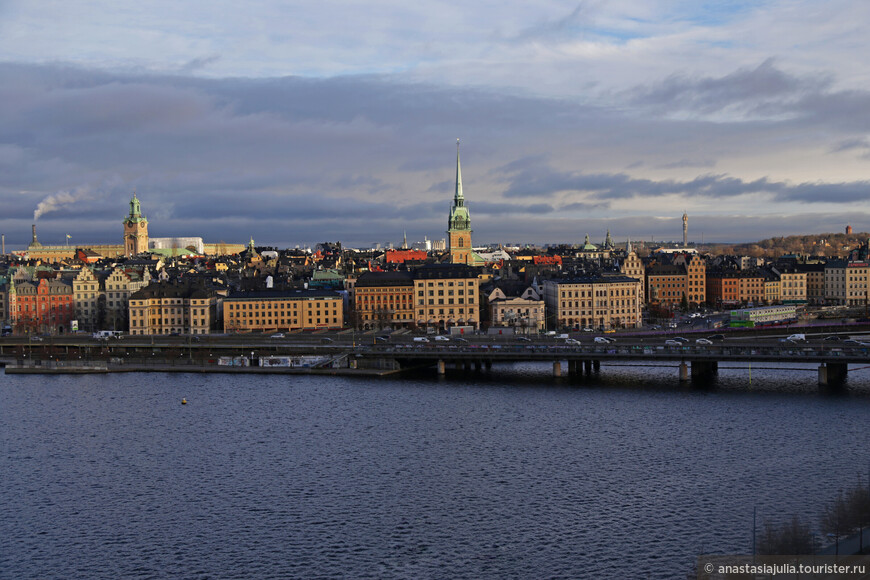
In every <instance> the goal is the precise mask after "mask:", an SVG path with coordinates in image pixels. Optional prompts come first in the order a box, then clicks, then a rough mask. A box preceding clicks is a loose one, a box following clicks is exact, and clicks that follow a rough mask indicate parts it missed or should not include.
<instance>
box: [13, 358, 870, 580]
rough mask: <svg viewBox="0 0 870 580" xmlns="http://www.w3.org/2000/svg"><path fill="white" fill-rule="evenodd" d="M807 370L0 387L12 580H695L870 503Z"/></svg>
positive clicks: (539, 369) (848, 420)
mask: <svg viewBox="0 0 870 580" xmlns="http://www.w3.org/2000/svg"><path fill="white" fill-rule="evenodd" d="M813 371H814V369H811V368H809V367H807V368H805V369H797V370H780V369H775V368H768V369H765V368H762V367H758V368H753V369H752V386H751V388H750V385H749V369H747V368H740V369H728V368H723V369H721V370H720V373H719V378H718V380H717V384H716V385H715V388H711V389H707V390H692V389H690V388H680V387H678V386H677V383H676V381H675V379H676V370H675V369H674V368H672V367H669V368H639V367H604V368H603V369H602V372H601V375H600V377H599V378H596V379H591V380H587V381H586V382H585V383H583V384H582V385H577V384H573V383H571V382H569V381H567V380H563V381H556V380H554V379H552V378H551V377H550V367H548V366H545V365H517V366H515V367H509V368H505V369H495V370H494V371H493V372H491V373H488V374H487V373H483V374H477V375H475V374H473V373H472V374H469V375H448V377H447V379H440V380H439V379H437V378H435V377H434V376H433V375H432V374H431V373H426V374H421V375H418V376H414V377H407V378H403V379H358V378H354V379H347V378H335V377H304V376H283V377H282V376H237V375H194V374H190V375H168V374H167V375H164V374H118V375H103V376H99V375H92V376H58V377H37V376H33V377H30V376H27V377H22V376H6V375H0V505H2V516H0V577H2V578H122V577H123V578H166V577H170V578H684V577H685V574H686V573H687V572H689V571H691V569H692V562H693V560H694V557H695V556H696V555H697V554H699V553H703V552H724V553H747V552H748V551H750V550H751V537H752V510H753V507H756V508H757V509H758V513H759V521H763V519H764V518H765V517H770V518H776V517H780V516H785V515H790V514H792V513H800V514H804V515H806V516H812V518H813V522H815V521H817V518H816V517H815V514H817V513H818V512H819V511H820V509H821V507H822V505H823V504H824V502H826V501H828V500H830V499H831V498H832V497H833V496H834V494H835V493H836V490H837V488H838V487H839V486H842V485H849V484H851V483H853V482H854V481H856V478H857V477H858V474H861V475H862V477H864V478H865V480H866V473H867V469H868V460H870V457H868V451H867V450H868V449H870V436H868V427H870V420H868V419H870V371H867V370H864V371H855V372H853V373H852V376H851V377H850V389H849V390H848V391H847V392H846V393H841V394H819V393H818V392H817V389H816V387H815V381H816V376H815V374H814V372H813ZM862 372H863V373H865V374H864V375H862V374H861V373H862ZM862 381H863V384H862ZM865 393H866V394H865ZM182 397H186V398H187V400H188V401H189V403H188V404H187V405H184V406H182V405H181V404H180V400H181V398H182ZM814 525H815V524H814Z"/></svg>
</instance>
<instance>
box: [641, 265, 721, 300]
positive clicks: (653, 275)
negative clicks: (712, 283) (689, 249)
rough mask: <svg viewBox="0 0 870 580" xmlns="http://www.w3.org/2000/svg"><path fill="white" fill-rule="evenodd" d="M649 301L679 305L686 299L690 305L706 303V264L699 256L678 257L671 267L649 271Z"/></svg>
mask: <svg viewBox="0 0 870 580" xmlns="http://www.w3.org/2000/svg"><path fill="white" fill-rule="evenodd" d="M645 275H646V285H645V287H646V292H647V297H646V299H647V302H650V303H658V304H662V305H667V306H677V305H679V304H680V303H681V302H682V301H683V296H685V297H686V302H687V303H688V304H690V305H699V304H703V303H704V302H705V300H706V297H707V289H706V277H707V264H706V262H704V259H703V258H702V257H700V256H697V255H679V256H675V257H674V258H673V263H671V264H654V265H652V266H650V267H649V268H647V269H646V271H645Z"/></svg>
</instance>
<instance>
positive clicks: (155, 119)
mask: <svg viewBox="0 0 870 580" xmlns="http://www.w3.org/2000/svg"><path fill="white" fill-rule="evenodd" d="M868 25H870V2H856V1H855V0H789V1H785V0H783V1H778V0H770V1H767V0H752V1H749V0H734V1H731V2H729V1H711V2H703V1H700V0H589V1H583V0H581V1H579V2H557V1H549V0H539V1H537V2H533V3H531V2H510V1H499V2H494V1H489V0H486V1H479V2H468V1H465V2H450V1H428V0H421V1H419V2H407V1H399V0H369V1H368V2H365V3H360V2H336V1H333V0H322V1H319V2H299V1H289V2H288V1H277V0H274V1H273V0H249V1H248V2H236V1H230V0H209V1H208V2H205V1H199V0H189V1H186V2H178V1H177V0H172V1H169V0H147V1H146V0H136V1H131V0H80V1H76V2H69V1H68V0H0V204H2V206H0V207H2V212H0V233H3V234H5V235H6V241H7V249H9V248H10V247H11V248H16V247H21V246H23V245H25V244H26V243H27V242H28V241H29V237H30V224H31V223H34V219H35V217H38V219H37V220H36V223H37V227H38V230H39V238H40V241H41V242H43V243H58V244H60V243H63V242H64V239H65V236H66V234H70V235H71V236H72V243H76V242H78V243H100V242H101V243H120V239H121V224H120V222H121V220H122V219H123V217H124V216H125V215H126V213H127V212H128V209H129V207H128V201H129V199H130V196H131V193H132V192H133V190H134V189H135V191H136V192H137V193H138V196H139V198H140V199H141V201H142V208H143V211H144V213H145V214H146V216H147V217H148V219H149V232H150V234H151V235H152V236H202V237H203V238H205V240H206V241H214V242H217V241H220V240H223V241H226V242H244V241H246V240H247V239H248V238H249V237H250V236H253V237H254V239H255V240H256V242H257V243H258V244H269V245H277V246H280V247H292V246H295V245H308V244H314V243H317V242H319V241H326V240H331V241H332V240H341V241H342V242H344V243H346V244H349V245H357V246H370V245H372V244H374V243H382V244H383V243H388V242H394V243H399V242H400V241H401V239H402V232H403V230H407V233H408V238H409V240H410V241H416V240H422V239H423V237H424V236H426V237H428V238H429V239H441V238H443V237H444V230H445V229H446V226H447V214H448V211H449V207H450V203H451V199H452V195H453V181H454V171H455V142H456V139H457V138H461V139H462V168H463V185H464V190H465V195H466V199H467V200H468V205H469V207H470V210H471V217H472V227H473V229H474V241H475V243H498V242H504V243H510V242H531V243H546V242H552V243H560V242H571V243H573V242H578V241H582V239H583V236H584V235H585V234H586V233H587V232H588V233H589V234H590V237H591V238H592V239H593V241H596V240H601V239H602V238H603V237H604V233H605V231H606V230H607V229H608V228H609V229H610V231H611V233H612V235H613V236H614V238H615V239H617V240H625V239H626V238H629V237H630V238H632V239H650V238H655V239H659V240H660V239H677V238H679V237H680V236H681V222H680V216H681V215H682V213H683V211H684V210H685V211H687V212H688V214H689V232H690V238H691V239H694V240H697V241H701V239H702V237H703V240H704V241H707V242H711V241H749V240H756V239H761V238H765V237H769V236H771V235H788V234H799V233H823V232H830V231H841V230H842V229H843V228H844V227H845V225H846V224H847V223H848V224H851V225H852V226H853V227H854V228H855V230H856V231H866V230H870V223H868V222H870V62H868V61H867V59H866V55H867V54H870V40H868V36H867V34H866V29H867V27H868Z"/></svg>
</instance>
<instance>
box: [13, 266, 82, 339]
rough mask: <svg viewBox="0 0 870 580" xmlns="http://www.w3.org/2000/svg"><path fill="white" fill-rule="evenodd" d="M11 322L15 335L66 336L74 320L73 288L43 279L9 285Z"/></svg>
mask: <svg viewBox="0 0 870 580" xmlns="http://www.w3.org/2000/svg"><path fill="white" fill-rule="evenodd" d="M8 300H9V319H10V322H11V325H12V327H13V330H14V332H15V333H16V334H38V333H45V332H48V333H51V334H65V333H67V332H69V331H70V321H71V320H72V319H73V313H74V309H73V291H72V285H71V284H67V283H66V282H64V281H62V280H50V279H47V278H42V279H40V280H39V281H38V282H22V283H14V282H10V283H9V298H8Z"/></svg>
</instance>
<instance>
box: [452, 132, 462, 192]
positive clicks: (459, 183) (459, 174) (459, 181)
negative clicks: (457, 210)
mask: <svg viewBox="0 0 870 580" xmlns="http://www.w3.org/2000/svg"><path fill="white" fill-rule="evenodd" d="M464 201H465V197H464V196H463V195H462V168H461V167H460V165H459V139H457V140H456V194H455V195H454V196H453V205H455V206H457V207H462V206H463V205H464Z"/></svg>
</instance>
